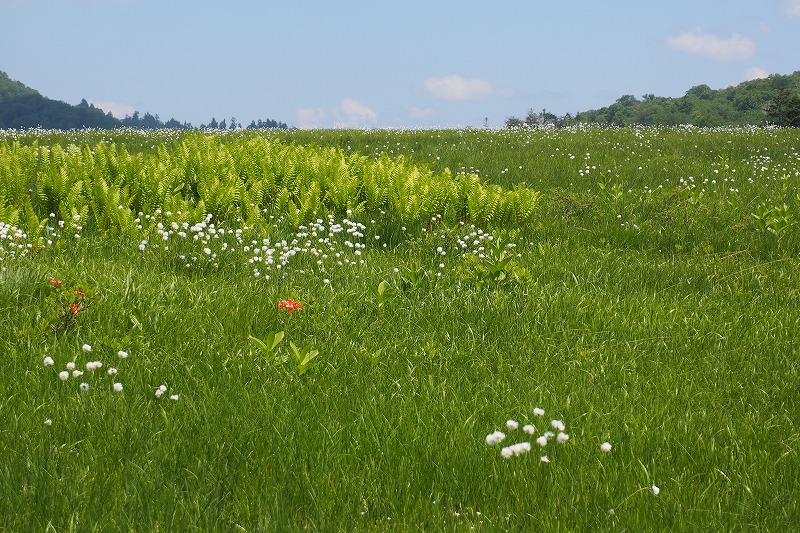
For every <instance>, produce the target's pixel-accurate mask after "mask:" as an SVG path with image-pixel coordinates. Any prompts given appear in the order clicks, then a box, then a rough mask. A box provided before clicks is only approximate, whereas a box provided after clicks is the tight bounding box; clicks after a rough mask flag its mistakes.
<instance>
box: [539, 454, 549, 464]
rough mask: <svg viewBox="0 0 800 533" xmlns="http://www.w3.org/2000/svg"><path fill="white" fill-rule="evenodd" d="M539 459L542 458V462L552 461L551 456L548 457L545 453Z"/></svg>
mask: <svg viewBox="0 0 800 533" xmlns="http://www.w3.org/2000/svg"><path fill="white" fill-rule="evenodd" d="M539 460H540V461H541V462H543V463H549V462H550V458H549V457H547V456H546V455H543V456H541V457H540V458H539Z"/></svg>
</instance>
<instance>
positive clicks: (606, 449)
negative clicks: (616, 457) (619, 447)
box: [600, 442, 611, 453]
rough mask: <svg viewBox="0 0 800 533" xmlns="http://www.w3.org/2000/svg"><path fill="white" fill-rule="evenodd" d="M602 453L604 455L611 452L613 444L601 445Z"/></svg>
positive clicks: (605, 443)
mask: <svg viewBox="0 0 800 533" xmlns="http://www.w3.org/2000/svg"><path fill="white" fill-rule="evenodd" d="M600 451H601V452H603V453H608V452H610V451H611V443H609V442H604V443H603V444H601V445H600Z"/></svg>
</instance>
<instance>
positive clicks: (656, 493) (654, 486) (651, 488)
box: [650, 485, 661, 496]
mask: <svg viewBox="0 0 800 533" xmlns="http://www.w3.org/2000/svg"><path fill="white" fill-rule="evenodd" d="M650 492H652V493H653V496H658V493H659V492H661V489H660V488H658V485H653V486H652V487H650Z"/></svg>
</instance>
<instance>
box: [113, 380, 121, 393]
mask: <svg viewBox="0 0 800 533" xmlns="http://www.w3.org/2000/svg"><path fill="white" fill-rule="evenodd" d="M114 392H122V383H119V382H117V383H114Z"/></svg>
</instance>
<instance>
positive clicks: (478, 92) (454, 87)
mask: <svg viewBox="0 0 800 533" xmlns="http://www.w3.org/2000/svg"><path fill="white" fill-rule="evenodd" d="M425 90H426V91H428V93H429V94H430V95H432V96H434V97H436V98H441V99H443V100H460V101H464V100H480V99H483V98H487V97H489V96H491V95H492V94H493V93H494V92H495V91H494V89H493V88H492V85H491V84H490V83H489V82H488V81H486V80H482V79H480V78H469V79H467V78H463V77H461V76H458V75H456V74H453V75H450V76H444V77H442V78H428V79H427V80H425Z"/></svg>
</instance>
